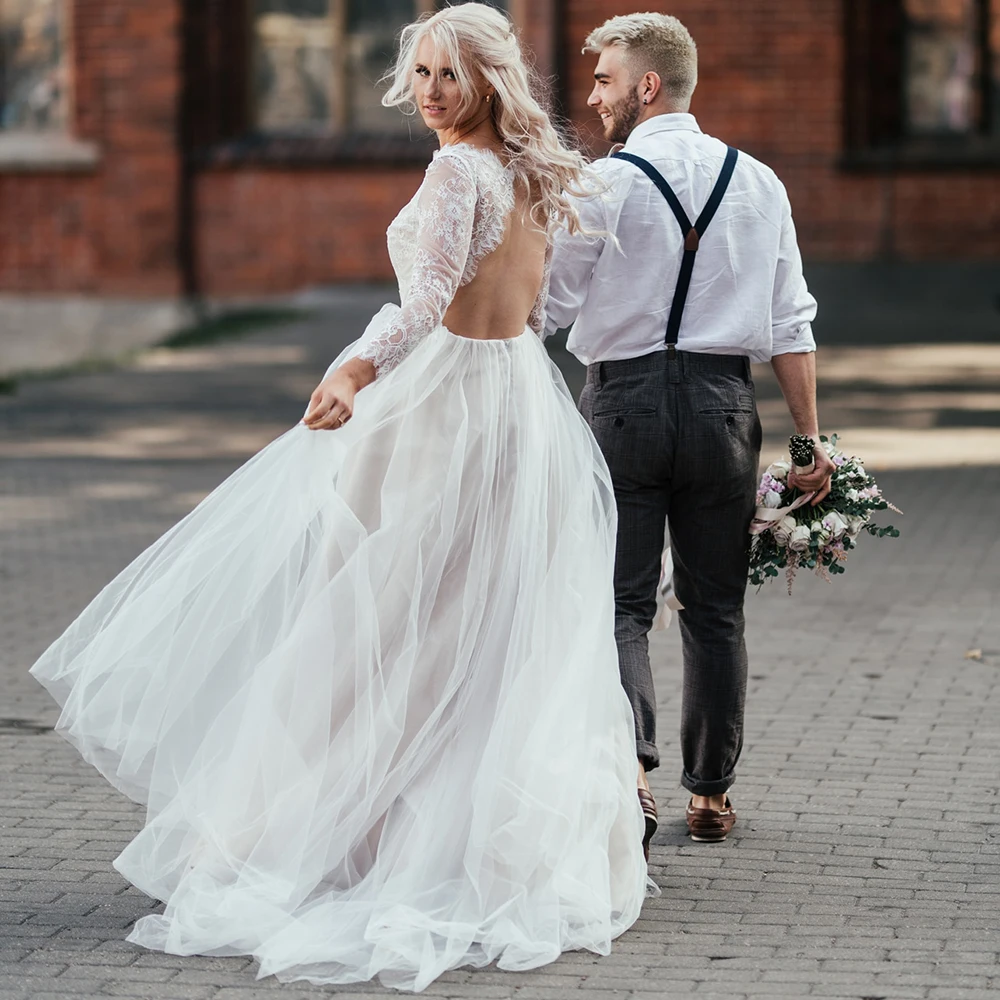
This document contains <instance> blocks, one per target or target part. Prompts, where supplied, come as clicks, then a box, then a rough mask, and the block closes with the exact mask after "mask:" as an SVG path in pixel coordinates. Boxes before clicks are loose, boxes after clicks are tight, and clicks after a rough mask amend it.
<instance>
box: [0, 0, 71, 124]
mask: <svg viewBox="0 0 1000 1000" xmlns="http://www.w3.org/2000/svg"><path fill="white" fill-rule="evenodd" d="M65 17H66V10H65V4H64V2H63V0H0V131H2V132H32V133H37V132H58V131H62V130H63V129H65V128H66V125H67V92H68V89H69V88H68V75H69V69H68V65H67V59H66V44H65V34H66V23H65Z"/></svg>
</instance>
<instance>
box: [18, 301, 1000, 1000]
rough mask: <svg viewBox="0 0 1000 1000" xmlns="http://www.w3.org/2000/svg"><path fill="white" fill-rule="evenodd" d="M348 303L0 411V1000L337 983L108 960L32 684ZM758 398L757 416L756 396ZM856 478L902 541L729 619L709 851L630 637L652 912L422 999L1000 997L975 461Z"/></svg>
mask: <svg viewBox="0 0 1000 1000" xmlns="http://www.w3.org/2000/svg"><path fill="white" fill-rule="evenodd" d="M373 301H376V297H375V293H374V292H373V291H371V290H365V289H360V290H357V291H355V292H350V293H347V292H345V293H342V294H341V296H340V300H339V306H340V308H339V312H338V314H337V317H335V318H334V317H331V316H330V315H329V314H325V313H324V314H322V315H317V316H314V317H313V318H310V319H307V320H304V321H302V322H299V323H295V324H291V325H288V326H287V327H283V328H281V329H275V330H270V331H264V332H260V333H258V334H255V335H252V336H250V337H248V338H246V339H244V340H242V341H240V342H239V343H233V344H228V345H224V346H214V347H210V348H202V349H199V350H190V351H183V352H177V351H173V352H154V353H153V354H151V355H148V356H146V357H145V358H144V359H143V360H142V361H141V362H140V363H139V364H138V365H137V366H135V367H132V368H130V369H128V370H125V371H120V372H114V373H105V374H99V375H87V376H76V377H72V378H64V379H59V380H53V381H39V382H30V383H27V384H26V385H25V386H24V387H23V388H22V390H21V392H20V393H19V394H18V395H16V396H12V397H0V588H2V589H0V716H2V718H0V1000H55V998H66V997H70V998H84V997H105V996H120V997H134V998H150V1000H158V998H163V1000H174V998H176V1000H251V998H256V997H264V996H279V995H280V996H282V997H284V998H286V1000H292V998H294V1000H298V998H300V997H301V998H306V997H318V996H321V995H324V994H326V995H329V994H331V993H334V992H335V991H333V990H330V989H326V990H323V989H319V988H313V987H306V986H303V985H302V984H292V985H289V986H280V985H278V984H276V983H275V982H274V981H273V980H263V981H260V982H257V981H255V979H254V969H253V966H252V963H251V962H250V961H249V960H247V959H242V958H230V959H215V958H198V957H194V958H179V957H174V956H169V955H161V954H154V953H149V952H144V951H142V950H140V949H138V948H136V947H134V946H133V945H130V944H127V943H125V942H124V940H123V939H124V937H125V934H126V933H127V931H128V928H129V927H130V925H131V924H132V922H133V921H134V920H135V919H136V918H138V917H139V916H141V915H142V914H144V913H147V912H149V910H150V909H151V908H152V907H154V906H155V905H156V904H155V903H154V902H153V901H151V900H149V899H147V898H146V897H145V896H143V895H142V894H141V893H139V892H138V891H137V890H135V889H133V888H131V887H130V886H128V885H127V884H126V883H124V882H123V880H122V879H121V878H120V877H119V876H118V874H117V873H116V872H115V871H114V870H113V869H112V868H111V860H112V859H113V858H114V857H115V856H116V855H117V854H118V853H119V852H120V851H121V849H122V848H123V847H124V845H125V844H126V842H127V841H128V840H129V839H130V837H131V836H132V835H134V833H135V832H136V830H137V829H138V827H139V824H140V822H141V810H140V809H139V808H138V807H137V806H135V805H134V804H132V803H130V802H129V801H128V800H126V799H125V798H123V797H122V796H120V795H119V794H118V793H116V792H114V791H113V790H112V789H111V787H110V786H108V785H107V784H106V783H105V782H104V780H103V779H102V778H100V777H99V776H98V775H97V773H96V772H94V771H93V770H91V769H90V768H89V767H87V766H86V765H84V764H83V763H82V762H81V761H80V760H79V759H78V758H77V756H76V754H75V752H74V751H73V750H72V749H71V748H70V747H69V746H68V744H65V743H64V742H63V741H62V740H61V739H59V738H58V737H57V736H55V735H54V734H53V733H52V732H51V730H50V727H51V726H52V724H53V723H54V721H55V718H56V712H55V710H54V707H53V705H52V704H51V703H50V701H49V700H48V697H47V696H46V695H45V694H44V692H43V691H42V690H41V689H40V688H39V687H37V685H35V683H34V682H33V681H32V680H31V679H30V678H29V677H28V676H27V669H28V667H29V666H30V665H31V663H32V662H33V660H34V658H35V657H36V656H37V654H39V653H40V652H41V651H42V649H43V648H44V646H45V645H46V643H48V642H49V641H51V640H52V639H53V638H55V637H56V636H57V635H58V634H59V632H60V631H61V630H62V629H63V628H64V627H65V626H66V625H67V624H68V623H69V622H70V620H71V619H72V618H73V616H74V615H75V614H76V613H77V612H78V611H79V610H80V609H81V608H82V607H83V606H84V604H85V603H86V602H87V600H88V599H89V598H90V597H92V596H93V595H94V593H95V592H96V591H97V590H98V589H99V587H100V586H101V585H102V584H103V583H104V582H106V581H107V580H108V579H110V577H111V576H112V575H113V574H114V573H115V572H116V571H118V570H119V569H121V568H122V567H123V566H124V565H125V564H126V563H127V562H128V561H129V560H130V559H131V558H132V557H133V556H135V555H137V554H138V553H139V552H140V551H141V550H142V549H143V548H144V547H145V546H146V545H147V544H148V543H150V542H151V541H153V539H154V538H156V537H157V536H158V535H159V534H160V533H161V532H162V531H163V530H164V529H166V528H167V527H168V526H169V525H171V524H172V523H173V522H174V521H176V520H177V519H178V517H179V516H180V515H182V514H183V513H184V512H186V511H187V510H189V509H190V508H191V506H192V505H193V504H194V503H196V502H197V500H198V499H199V498H200V497H201V496H203V495H204V494H205V493H206V492H207V491H208V490H209V489H211V488H212V487H213V486H214V485H216V484H217V483H218V482H219V481H220V480H221V479H222V478H223V477H224V476H225V475H226V474H227V473H229V472H230V471H231V470H232V469H234V468H235V467H236V466H237V465H238V464H240V462H241V461H243V460H244V459H245V458H246V457H247V455H249V454H250V453H251V452H252V451H253V450H255V449H256V448H258V447H259V446H260V445H261V444H263V443H264V442H265V441H267V440H269V439H270V438H271V437H273V436H274V435H275V434H277V433H278V432H280V431H281V430H283V429H284V428H285V427H286V426H287V425H289V424H290V423H292V422H294V421H295V420H296V419H297V418H298V417H299V416H300V414H301V412H302V408H303V405H304V400H305V399H306V397H307V395H308V392H309V391H310V390H311V388H312V386H313V385H314V383H315V380H316V378H317V376H318V374H319V373H320V372H321V371H322V369H323V367H324V366H325V364H326V362H327V361H329V360H330V359H331V358H332V357H333V355H334V354H335V353H336V351H337V350H338V349H339V347H340V345H341V344H342V343H343V342H344V341H346V340H347V339H350V337H351V336H353V335H356V333H357V332H359V330H360V327H361V325H363V321H364V320H363V317H365V316H366V315H370V313H371V312H372V311H373V309H372V303H373ZM571 375H572V377H573V378H574V379H576V378H577V377H578V373H575V372H571ZM998 385H1000V382H998V383H997V384H996V385H993V386H992V388H991V387H989V386H987V387H985V388H983V387H980V389H981V391H983V392H987V391H995V390H996V389H997V387H998ZM762 395H764V396H765V397H767V398H769V399H771V400H772V403H767V405H762V409H763V410H764V412H765V415H766V414H767V413H769V412H774V413H775V414H778V412H779V411H780V407H778V408H775V406H774V405H772V404H773V397H774V391H773V386H772V387H768V385H767V384H766V383H765V384H764V385H763V386H762ZM765 402H767V400H765ZM835 404H836V400H831V405H835ZM768 407H770V409H768ZM768 419H770V418H768ZM845 419H846V418H845ZM772 425H773V428H774V429H775V433H778V432H780V431H781V426H780V418H779V417H778V416H777V415H776V416H775V417H774V419H773V421H772ZM881 478H882V482H883V485H884V487H885V489H886V490H887V492H888V493H889V494H890V495H891V497H892V498H893V499H895V501H896V502H897V504H898V505H899V506H900V507H902V508H903V509H904V510H905V511H906V515H905V517H904V518H903V519H902V520H901V522H900V524H901V526H902V527H903V528H904V529H905V534H904V536H903V538H901V539H899V540H895V541H890V540H886V541H883V542H881V543H876V542H871V544H869V545H868V546H866V547H864V548H863V549H862V550H861V551H859V552H858V553H856V554H855V555H854V556H852V565H850V567H849V571H848V574H847V576H846V577H843V578H841V579H839V580H837V581H836V582H835V583H834V584H832V585H827V584H824V583H822V582H821V581H816V580H813V579H801V580H800V581H799V583H798V584H797V585H796V593H795V596H794V598H792V599H789V598H788V597H787V595H786V594H785V593H784V592H783V590H782V588H781V587H780V586H778V585H776V586H774V587H773V588H772V589H770V590H768V591H765V592H763V593H761V594H760V595H751V598H750V600H749V602H748V617H749V623H750V624H749V644H750V649H751V657H752V659H751V681H750V691H749V698H748V717H747V739H746V750H745V754H744V759H743V763H742V766H741V770H740V779H739V783H738V784H737V786H736V787H735V789H734V794H733V798H734V801H735V803H736V805H737V808H738V811H739V813H740V815H741V818H740V821H739V822H738V824H737V826H736V829H735V831H734V833H733V834H732V836H731V837H730V839H729V841H728V842H726V843H725V844H720V845H695V844H691V843H689V842H688V841H687V839H686V838H685V836H684V835H683V834H684V830H683V821H682V812H683V806H684V802H685V797H684V795H683V794H682V792H681V790H680V789H679V787H678V785H677V776H678V773H679V761H678V749H677V737H676V730H677V723H678V707H679V706H678V695H679V670H678V636H677V633H676V629H672V630H671V631H669V632H667V633H660V634H657V635H656V637H655V639H654V656H655V662H656V667H657V681H658V686H659V694H660V698H661V726H662V728H661V741H662V750H663V758H664V766H663V767H662V768H661V769H660V770H659V771H657V772H655V774H654V776H653V777H654V790H655V791H656V793H657V797H658V799H659V802H660V808H661V815H662V816H663V817H664V824H663V826H662V827H661V830H660V833H659V834H658V836H657V839H656V841H655V842H654V847H653V853H652V871H653V874H654V876H655V878H656V880H657V881H658V882H659V884H660V885H661V886H662V888H663V895H662V896H661V897H660V898H659V899H655V900H651V901H648V903H647V905H646V907H645V909H644V912H643V915H642V918H641V919H640V920H639V922H638V923H637V924H636V925H635V927H634V928H633V929H632V930H630V931H629V932H628V933H627V934H625V935H624V936H623V937H622V938H621V939H619V940H618V941H617V942H616V943H615V946H614V949H613V951H612V954H611V955H610V956H609V957H605V958H600V957H597V956H594V955H590V954H571V955H566V956H564V957H563V958H561V959H560V960H559V961H558V962H556V963H554V964H553V965H551V966H549V967H547V968H545V969H541V970H539V971H536V972H533V973H526V974H514V973H503V972H499V971H496V970H483V971H478V972H472V971H458V972H454V973H450V974H448V975H446V976H444V977H443V978H442V979H441V980H439V981H438V982H437V983H435V984H433V985H432V986H431V987H430V988H429V989H428V991H427V993H428V994H429V995H431V996H435V997H482V998H491V997H496V998H504V997H515V996H516V997H519V998H523V1000H561V998H565V997H570V996H578V997H582V998H586V1000H605V998H609V1000H610V998H612V997H614V998H633V997H634V998H637V1000H638V998H643V997H648V998H684V997H688V996H693V997H698V998H708V997H718V998H725V1000H739V998H741V997H805V996H810V997H812V996H821V997H828V998H833V997H842V998H851V1000H876V998H885V1000H897V998H909V997H919V998H923V997H927V998H936V1000H973V998H987V997H996V996H1000V967H998V962H1000V808H998V804H997V794H998V793H997V780H998V770H1000V768H998V760H1000V614H998V608H997V594H998V592H1000V543H998V538H997V528H996V510H997V500H996V498H997V494H998V492H1000V462H997V463H995V464H994V465H986V466H981V467H968V466H967V467H955V468H950V469H947V470H937V471H936V470H933V469H919V470H912V469H911V470H905V469H898V470H893V471H889V472H886V473H885V474H884V475H883V476H882V477H881ZM975 650H979V651H980V653H979V654H976V653H975V652H971V653H970V651H975ZM967 654H968V656H967ZM977 656H978V658H977ZM337 992H338V995H341V996H351V995H361V994H365V995H367V994H370V993H372V992H376V993H384V992H386V991H384V990H382V989H381V988H379V987H378V986H377V985H368V986H362V987H353V988H350V989H345V990H340V991H337Z"/></svg>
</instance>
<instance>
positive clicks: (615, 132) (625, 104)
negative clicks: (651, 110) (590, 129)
mask: <svg viewBox="0 0 1000 1000" xmlns="http://www.w3.org/2000/svg"><path fill="white" fill-rule="evenodd" d="M608 111H609V112H610V113H611V128H610V130H609V131H608V132H607V133H605V138H606V139H608V141H609V142H627V141H628V137H629V135H631V133H632V129H634V128H635V125H636V122H638V120H639V115H641V114H642V105H641V104H640V103H639V95H638V94H637V93H636V92H635V91H634V90H633V91H632V93H630V94H629V95H628V96H627V97H623V98H622V99H621V100H620V101H619V102H618V103H617V104H611V105H609V106H608Z"/></svg>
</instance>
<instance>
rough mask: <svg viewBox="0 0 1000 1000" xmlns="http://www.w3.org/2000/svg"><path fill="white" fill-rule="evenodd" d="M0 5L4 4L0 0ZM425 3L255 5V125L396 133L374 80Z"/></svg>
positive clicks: (397, 122)
mask: <svg viewBox="0 0 1000 1000" xmlns="http://www.w3.org/2000/svg"><path fill="white" fill-rule="evenodd" d="M0 2H2V0H0ZM424 8H425V3H423V2H422V0H255V13H254V25H253V26H254V40H255V45H254V66H255V79H254V91H255V93H256V123H257V125H258V126H259V127H260V128H263V129H266V130H282V131H287V130H295V131H309V130H320V131H335V132H336V131H345V130H356V131H361V132H386V131H401V130H403V129H405V128H406V123H405V120H404V118H403V116H402V115H401V114H400V112H399V111H398V110H396V109H395V108H383V107H382V104H381V98H382V93H383V90H384V88H383V87H380V86H379V85H378V81H379V80H380V79H381V78H382V76H383V75H384V74H385V72H386V70H387V69H388V68H389V67H390V65H391V63H392V60H393V57H394V55H395V49H396V40H397V37H398V34H399V30H400V29H401V28H402V27H403V25H404V24H406V23H407V22H409V21H412V20H413V19H414V18H415V17H416V16H417V15H418V14H419V13H420V11H421V10H422V9H424Z"/></svg>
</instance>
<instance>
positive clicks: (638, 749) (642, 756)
mask: <svg viewBox="0 0 1000 1000" xmlns="http://www.w3.org/2000/svg"><path fill="white" fill-rule="evenodd" d="M635 755H636V757H638V758H639V760H640V761H642V766H643V767H644V768H645V769H646V771H647V772H649V771H652V770H654V769H655V768H657V767H659V766H660V751H659V750H657V749H656V744H655V743H647V742H646V741H645V740H636V741H635Z"/></svg>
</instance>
